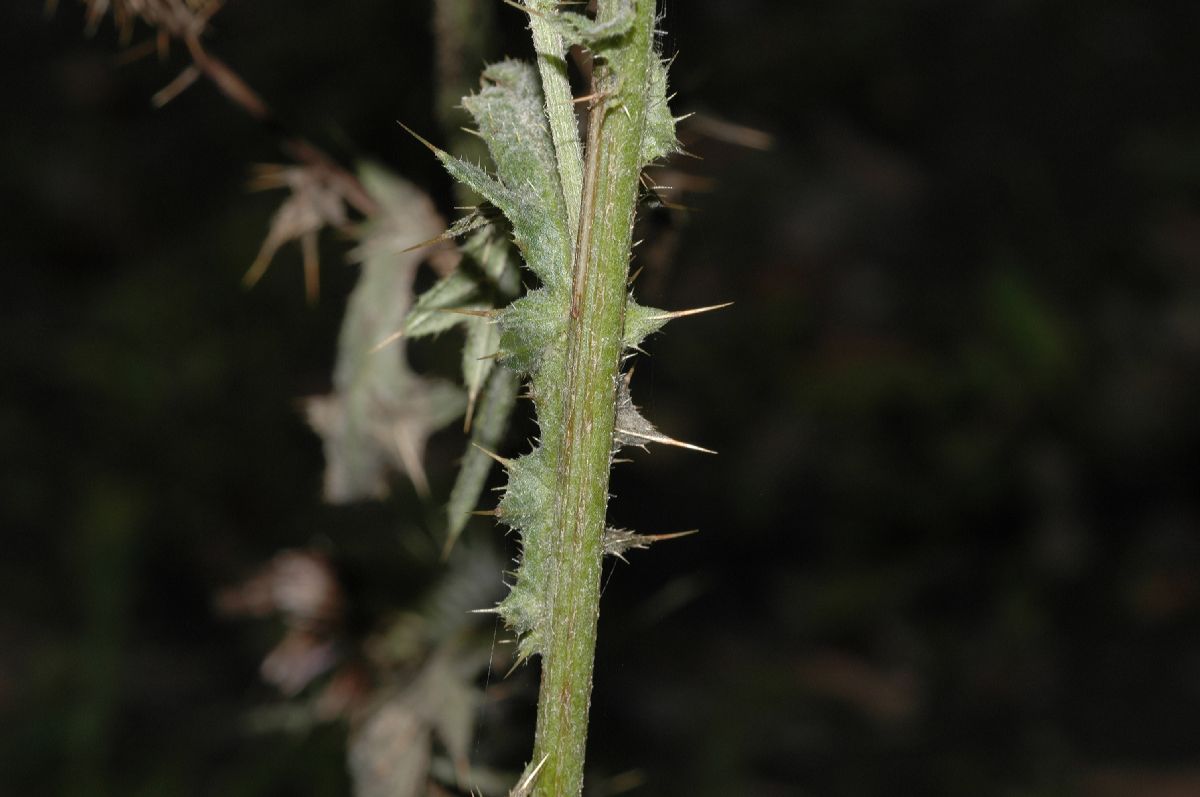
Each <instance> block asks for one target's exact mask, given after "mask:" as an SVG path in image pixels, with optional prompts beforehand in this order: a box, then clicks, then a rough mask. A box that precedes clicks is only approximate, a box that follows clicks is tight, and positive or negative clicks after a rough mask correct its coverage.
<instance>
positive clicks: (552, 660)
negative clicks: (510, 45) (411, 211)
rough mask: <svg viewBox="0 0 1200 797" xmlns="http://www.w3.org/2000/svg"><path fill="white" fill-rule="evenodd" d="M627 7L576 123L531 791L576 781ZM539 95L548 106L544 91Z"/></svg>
mask: <svg viewBox="0 0 1200 797" xmlns="http://www.w3.org/2000/svg"><path fill="white" fill-rule="evenodd" d="M629 5H630V0H601V2H600V4H599V10H598V13H597V19H598V20H599V21H601V22H603V21H605V20H609V19H613V18H614V17H615V16H616V15H617V14H618V12H621V11H623V10H626V9H628V8H629ZM634 5H635V7H636V19H635V22H634V24H633V28H632V29H631V30H630V31H629V32H628V33H626V34H624V36H623V37H622V42H621V46H620V49H619V51H618V52H616V53H615V54H613V55H612V56H610V57H609V58H608V59H607V60H602V61H598V63H597V64H596V69H595V72H594V74H593V89H594V93H595V94H596V95H597V97H598V98H599V99H597V100H596V101H595V104H594V105H593V107H592V109H591V113H590V119H589V125H588V146H587V160H586V165H585V167H584V170H583V187H582V202H581V206H580V208H581V210H580V216H579V226H578V235H577V239H576V249H575V265H574V274H573V279H572V298H571V309H570V319H569V322H568V337H567V354H566V363H565V371H566V373H565V374H564V375H563V376H564V378H563V379H562V380H561V382H560V383H559V384H562V385H563V389H564V390H565V395H564V397H563V399H564V400H563V404H562V406H563V407H564V412H563V419H564V423H563V424H562V426H561V427H560V428H558V429H555V430H553V434H555V435H557V436H558V438H559V439H558V440H557V444H558V445H557V448H558V450H559V451H560V452H561V458H560V459H559V467H558V471H557V473H556V477H555V478H556V483H555V495H556V496H557V498H556V502H555V525H554V532H553V533H554V535H555V544H554V551H555V556H556V557H557V561H556V562H555V565H554V567H553V576H552V578H551V583H550V591H549V611H550V616H549V621H548V623H547V630H548V636H547V639H546V644H545V649H544V653H543V658H542V682H541V692H540V695H539V699H538V717H537V736H536V740H535V745H534V753H533V760H534V761H542V760H543V759H544V760H545V765H544V767H543V768H542V770H541V772H540V773H539V775H538V778H537V781H536V783H535V785H534V794H535V795H538V797H577V795H579V794H580V792H581V790H582V787H583V762H584V749H585V743H586V739H587V719H588V708H589V703H590V699H591V688H592V665H593V659H594V656H595V643H596V623H597V619H598V617H599V599H600V572H601V560H602V557H603V552H604V551H603V532H604V527H605V511H606V508H607V504H608V481H609V468H610V460H611V457H612V446H613V425H614V416H615V404H616V393H617V380H618V373H619V363H620V355H621V349H622V343H621V341H622V337H623V332H624V323H625V306H626V300H627V293H626V291H627V288H626V280H627V275H628V269H629V256H630V254H629V253H630V244H631V240H632V227H633V218H634V210H635V207H636V203H637V195H638V179H639V175H640V172H641V161H640V155H641V143H642V136H643V131H644V128H645V120H646V103H647V101H646V91H645V86H646V85H647V80H648V74H649V71H648V70H649V66H650V63H651V62H650V59H651V58H654V57H655V55H654V52H653V46H652V45H653V27H654V12H655V4H654V0H634ZM535 35H536V28H535ZM617 59H619V61H620V65H621V66H620V70H619V71H620V80H618V79H617V75H616V72H617V70H616V69H615V68H614V61H615V60H617ZM547 98H548V102H549V101H550V99H549V93H547ZM553 118H554V117H553V115H552V116H551V119H552V120H553ZM560 157H561V153H560ZM544 432H550V430H544Z"/></svg>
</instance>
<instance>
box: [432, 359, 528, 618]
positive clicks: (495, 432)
mask: <svg viewBox="0 0 1200 797" xmlns="http://www.w3.org/2000/svg"><path fill="white" fill-rule="evenodd" d="M518 384H519V383H518V379H517V376H516V374H514V373H513V372H512V371H510V370H508V369H507V368H494V369H492V372H491V378H490V379H489V380H488V385H487V389H486V391H485V392H484V394H483V397H482V399H481V400H480V402H479V412H478V414H477V417H476V418H475V423H474V425H473V427H472V429H471V443H470V444H469V445H468V446H467V450H466V453H464V454H463V459H462V465H461V466H460V467H459V469H458V478H457V479H456V480H455V482H454V488H453V489H452V490H451V491H450V503H449V504H448V505H447V507H446V516H447V524H448V525H447V534H446V547H445V552H446V554H449V552H450V549H451V548H453V547H454V543H455V541H456V540H458V537H459V535H460V534H462V531H463V529H464V528H466V525H467V521H468V520H470V518H471V512H472V511H474V510H475V508H476V506H477V505H478V503H479V496H480V495H481V494H482V493H483V487H484V484H486V483H487V475H488V473H489V471H491V469H492V462H493V460H492V458H491V457H490V456H489V455H488V454H487V453H486V452H487V451H494V450H495V449H496V448H497V447H498V446H499V443H500V441H501V439H502V438H503V437H504V432H505V430H506V429H507V428H508V418H509V416H510V415H511V414H512V409H513V405H514V404H515V403H516V398H517V387H518ZM480 605H482V604H480ZM472 608H477V607H472Z"/></svg>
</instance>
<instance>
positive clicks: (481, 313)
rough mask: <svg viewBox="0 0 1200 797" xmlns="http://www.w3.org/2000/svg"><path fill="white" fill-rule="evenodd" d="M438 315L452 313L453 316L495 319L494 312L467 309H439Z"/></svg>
mask: <svg viewBox="0 0 1200 797" xmlns="http://www.w3.org/2000/svg"><path fill="white" fill-rule="evenodd" d="M437 312H439V313H454V314H455V315H471V316H475V317H476V318H495V317H496V312H497V311H495V310H472V309H470V308H469V307H439V308H437Z"/></svg>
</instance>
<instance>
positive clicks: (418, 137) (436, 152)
mask: <svg viewBox="0 0 1200 797" xmlns="http://www.w3.org/2000/svg"><path fill="white" fill-rule="evenodd" d="M396 124H398V125H400V126H401V127H403V128H404V129H405V130H407V131H408V134H409V135H410V136H412V137H413V138H415V139H416V140H417V141H420V142H421V143H422V144H424V145H425V146H426V147H427V148H428V149H429V151H430V152H432V153H433V154H434V155H437V156H439V157H440V156H441V155H442V154H443V153H442V150H440V149H438V148H437V147H435V146H434V145H433V144H430V143H429V141H428V140H426V139H425V138H423V137H422V136H421V135H419V134H418V133H417V131H415V130H413V129H412V128H411V127H409V126H408V125H406V124H404V122H401V121H400V120H399V119H397V120H396Z"/></svg>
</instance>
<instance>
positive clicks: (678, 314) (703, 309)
mask: <svg viewBox="0 0 1200 797" xmlns="http://www.w3.org/2000/svg"><path fill="white" fill-rule="evenodd" d="M732 304H733V302H725V303H724V304H714V305H709V306H708V307H694V308H692V309H691V310H675V311H674V312H670V313H663V314H661V315H652V316H650V320H651V321H670V320H672V319H674V318H683V317H684V316H689V315H700V314H701V313H710V312H712V311H713V310H723V309H725V308H726V307H729V306H730V305H732Z"/></svg>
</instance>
